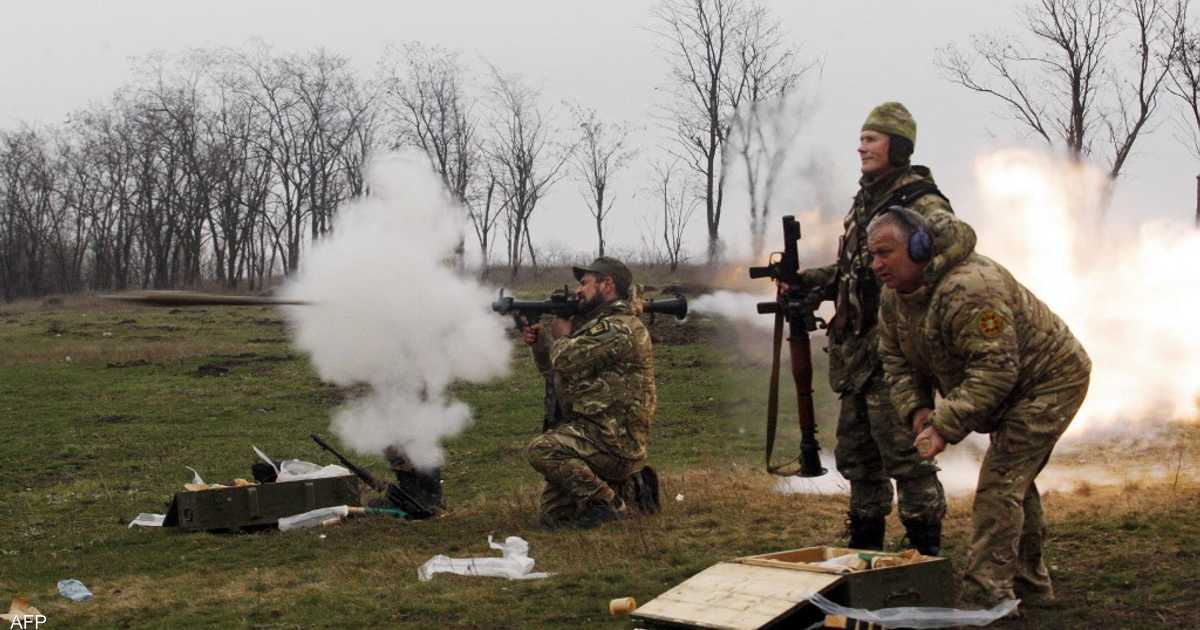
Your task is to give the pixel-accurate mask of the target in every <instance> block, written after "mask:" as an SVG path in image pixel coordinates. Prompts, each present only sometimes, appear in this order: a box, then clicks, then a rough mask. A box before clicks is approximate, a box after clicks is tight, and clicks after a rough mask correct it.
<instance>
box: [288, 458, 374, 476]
mask: <svg viewBox="0 0 1200 630" xmlns="http://www.w3.org/2000/svg"><path fill="white" fill-rule="evenodd" d="M352 474H354V473H352V472H350V469H348V468H344V467H342V466H338V465H336V464H330V465H328V466H321V465H320V464H314V463H312V462H306V461H301V460H299V459H285V460H283V461H282V462H280V463H279V475H278V476H277V477H275V481H300V480H302V479H321V478H324V477H344V476H346V475H352Z"/></svg>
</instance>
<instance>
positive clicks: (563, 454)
mask: <svg viewBox="0 0 1200 630" xmlns="http://www.w3.org/2000/svg"><path fill="white" fill-rule="evenodd" d="M574 273H575V277H576V279H577V280H579V287H578V288H577V289H576V295H577V297H578V298H579V300H580V309H579V310H580V312H581V313H583V314H582V315H580V316H578V317H576V318H575V320H574V321H570V320H565V319H561V318H556V319H554V320H553V321H552V322H551V324H550V332H551V337H552V338H553V342H552V343H551V345H550V347H549V349H548V352H546V353H544V354H543V355H542V356H541V357H539V354H542V353H539V352H538V346H537V344H538V343H539V337H540V335H539V333H540V328H541V325H540V324H539V325H534V326H527V327H525V329H524V331H523V334H524V340H525V343H527V344H528V345H530V346H531V347H533V348H534V356H535V360H537V362H538V363H539V368H541V369H542V373H543V376H545V377H546V378H547V382H548V387H547V396H546V418H545V422H546V427H545V430H544V432H543V433H542V434H541V435H540V436H538V437H537V438H535V439H534V440H533V441H532V442H530V444H529V447H528V449H527V452H528V456H529V463H530V464H531V465H532V466H533V467H534V469H536V470H537V471H538V472H540V473H541V474H542V476H544V477H545V479H546V488H545V491H544V492H543V493H542V500H541V522H542V523H543V525H545V526H547V527H552V528H554V527H564V526H579V527H595V526H597V525H599V524H601V523H603V522H605V521H608V520H613V519H616V518H621V517H624V516H626V515H628V514H630V513H631V512H632V511H635V510H639V511H646V512H653V511H657V509H658V480H657V477H656V476H655V474H654V471H653V470H652V469H651V468H650V467H649V466H646V467H643V464H644V463H645V460H646V444H647V439H648V437H649V434H650V423H651V420H652V418H653V417H654V408H655V404H656V398H655V387H654V360H653V356H652V349H651V344H650V333H649V331H647V330H646V327H645V325H643V324H642V322H641V321H640V320H639V319H638V317H637V305H636V304H633V303H631V300H630V291H631V287H632V286H633V274H631V273H630V271H629V269H628V268H627V267H625V265H624V264H622V263H621V262H620V261H618V260H616V259H613V258H609V257H600V258H597V259H596V260H595V261H594V262H593V263H592V264H591V265H589V266H587V267H575V268H574ZM549 384H552V386H553V387H552V389H551V387H549Z"/></svg>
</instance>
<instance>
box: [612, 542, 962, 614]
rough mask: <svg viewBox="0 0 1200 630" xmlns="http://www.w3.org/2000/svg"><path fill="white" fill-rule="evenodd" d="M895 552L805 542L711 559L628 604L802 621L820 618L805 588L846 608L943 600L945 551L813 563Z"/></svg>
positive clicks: (946, 592)
mask: <svg viewBox="0 0 1200 630" xmlns="http://www.w3.org/2000/svg"><path fill="white" fill-rule="evenodd" d="M853 553H864V554H870V555H872V556H885V557H886V556H896V557H898V556H899V554H888V553H883V552H878V551H860V550H856V549H845V548H841V547H806V548H803V549H793V550H790V551H781V552H776V553H768V554H762V555H757V556H747V557H745V558H738V559H736V560H730V561H727V562H719V563H717V564H715V565H713V566H711V567H709V568H707V569H705V570H703V571H701V572H700V573H697V574H696V575H693V576H692V577H690V578H688V579H687V580H685V581H684V582H682V583H680V584H678V585H677V586H675V587H674V588H672V589H670V590H668V591H667V592H665V593H663V594H661V595H659V596H658V597H656V598H654V599H653V600H651V601H650V602H648V603H646V604H645V605H643V606H641V607H639V608H637V609H636V610H635V611H634V612H633V617H634V618H636V619H638V620H639V621H642V622H645V623H646V624H647V625H649V626H651V627H674V628H679V627H683V628H719V629H722V630H757V629H759V628H808V627H810V626H811V625H812V624H813V623H815V622H818V621H821V620H823V619H824V618H825V615H824V613H822V612H821V611H820V610H819V609H817V607H816V606H814V605H812V604H811V603H809V602H808V598H809V596H811V595H812V594H813V593H821V594H822V595H824V596H825V597H828V598H829V599H831V600H833V601H835V602H838V603H840V604H842V605H844V606H850V607H852V608H865V609H868V610H874V609H879V608H891V607H895V606H950V605H951V604H952V603H953V601H952V597H951V592H950V591H951V584H952V579H953V571H952V569H951V567H950V561H949V560H947V559H946V558H935V557H929V556H920V557H919V559H918V560H916V561H915V562H913V563H911V564H904V565H900V566H890V567H886V568H878V569H863V570H859V571H854V572H852V573H838V572H837V570H836V569H832V568H828V567H823V566H817V565H815V564H814V563H817V562H822V561H824V560H828V559H831V558H836V557H838V556H844V555H846V554H853Z"/></svg>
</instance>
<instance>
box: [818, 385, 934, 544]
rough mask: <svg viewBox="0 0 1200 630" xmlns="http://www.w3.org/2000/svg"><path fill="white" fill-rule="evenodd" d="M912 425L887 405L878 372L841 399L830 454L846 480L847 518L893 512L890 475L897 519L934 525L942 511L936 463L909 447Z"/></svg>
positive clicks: (889, 403) (868, 518)
mask: <svg viewBox="0 0 1200 630" xmlns="http://www.w3.org/2000/svg"><path fill="white" fill-rule="evenodd" d="M915 438H916V436H914V435H913V432H912V426H911V425H910V424H909V423H908V422H905V421H904V420H902V419H901V418H900V415H899V414H897V413H896V410H895V408H893V407H892V402H891V398H890V397H889V392H888V387H887V384H886V383H884V381H883V376H882V375H881V374H876V375H875V376H873V377H871V379H870V380H869V381H867V383H866V385H865V386H864V387H863V389H862V391H861V392H859V393H857V394H847V395H845V396H843V397H842V408H841V413H840V414H839V415H838V425H837V447H836V448H835V449H834V458H835V459H836V461H837V469H838V472H840V473H841V474H842V476H843V477H845V478H846V479H847V480H849V481H850V516H851V517H853V518H859V519H866V520H870V519H879V518H883V517H885V516H887V515H888V514H889V513H890V512H891V511H892V498H893V493H892V481H891V480H892V479H895V480H896V487H897V489H898V490H899V492H900V501H899V504H900V518H901V519H902V520H904V521H905V522H919V523H933V522H939V521H941V519H942V517H943V516H945V514H946V494H945V491H944V490H943V489H942V482H941V481H938V478H937V471H938V467H937V466H936V465H935V464H934V463H933V462H930V461H927V460H924V459H921V457H920V456H919V455H917V450H916V449H915V448H913V445H912V443H913V440H914V439H915Z"/></svg>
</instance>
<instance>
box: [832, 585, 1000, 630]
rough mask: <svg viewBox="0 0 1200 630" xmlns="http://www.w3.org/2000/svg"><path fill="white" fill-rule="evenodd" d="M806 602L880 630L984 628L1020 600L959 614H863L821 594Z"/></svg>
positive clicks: (917, 610) (902, 609)
mask: <svg viewBox="0 0 1200 630" xmlns="http://www.w3.org/2000/svg"><path fill="white" fill-rule="evenodd" d="M808 601H810V602H812V603H813V605H814V606H816V607H817V608H820V609H821V612H824V613H825V614H827V615H841V616H843V617H848V618H850V619H857V620H859V621H866V622H868V623H873V624H877V625H879V626H880V627H883V628H952V627H955V626H986V625H988V624H990V623H992V622H993V621H996V620H997V619H1000V618H1001V617H1004V616H1005V615H1008V614H1009V613H1011V612H1012V611H1013V610H1016V608H1017V604H1019V603H1020V600H1016V599H1010V600H1007V601H1003V602H1001V603H999V604H996V605H995V606H994V607H992V608H989V609H988V610H960V609H958V608H936V607H932V606H898V607H896V608H880V609H879V610H864V609H862V608H847V607H846V606H842V605H841V604H838V603H836V602H834V601H832V600H830V599H829V598H827V597H825V596H823V595H821V594H820V593H813V594H812V595H810V596H809V598H808Z"/></svg>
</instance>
